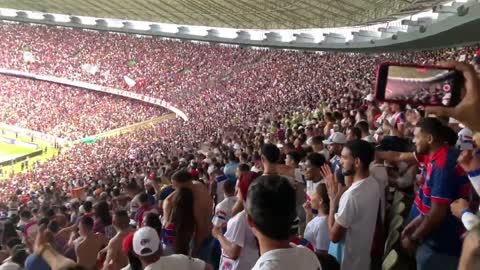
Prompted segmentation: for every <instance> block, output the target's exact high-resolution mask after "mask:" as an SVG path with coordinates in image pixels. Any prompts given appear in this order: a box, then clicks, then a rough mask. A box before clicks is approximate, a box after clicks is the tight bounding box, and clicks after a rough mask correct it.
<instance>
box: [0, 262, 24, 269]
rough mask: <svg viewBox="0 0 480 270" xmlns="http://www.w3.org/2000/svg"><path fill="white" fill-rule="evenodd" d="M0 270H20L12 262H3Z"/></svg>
mask: <svg viewBox="0 0 480 270" xmlns="http://www.w3.org/2000/svg"><path fill="white" fill-rule="evenodd" d="M0 270H22V268H21V267H20V266H19V265H18V264H16V263H14V262H5V261H4V262H3V263H2V265H0Z"/></svg>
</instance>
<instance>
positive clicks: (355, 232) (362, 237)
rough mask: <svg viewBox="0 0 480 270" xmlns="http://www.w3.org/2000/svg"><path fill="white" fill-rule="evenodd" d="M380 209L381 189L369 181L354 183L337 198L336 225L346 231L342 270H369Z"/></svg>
mask: <svg viewBox="0 0 480 270" xmlns="http://www.w3.org/2000/svg"><path fill="white" fill-rule="evenodd" d="M379 205H380V189H379V186H378V183H377V181H376V180H375V179H373V178H372V177H367V178H365V179H363V180H360V181H356V182H354V183H353V184H352V186H351V187H350V188H349V189H347V191H345V193H343V195H342V197H341V198H340V203H339V208H338V211H337V213H336V214H335V221H336V222H337V223H338V224H340V225H341V226H342V227H344V228H346V230H347V231H346V235H345V245H344V250H343V261H342V262H341V263H340V265H341V269H370V251H371V247H372V242H373V235H374V232H375V224H376V220H377V215H378V207H379Z"/></svg>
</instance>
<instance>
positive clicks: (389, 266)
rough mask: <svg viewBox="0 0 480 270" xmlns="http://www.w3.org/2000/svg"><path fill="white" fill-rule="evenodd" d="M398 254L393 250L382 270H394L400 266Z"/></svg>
mask: <svg viewBox="0 0 480 270" xmlns="http://www.w3.org/2000/svg"><path fill="white" fill-rule="evenodd" d="M398 260H399V258H398V253H397V252H396V251H395V250H392V251H390V252H389V253H388V255H387V257H385V260H383V263H382V270H393V269H395V266H397V264H398Z"/></svg>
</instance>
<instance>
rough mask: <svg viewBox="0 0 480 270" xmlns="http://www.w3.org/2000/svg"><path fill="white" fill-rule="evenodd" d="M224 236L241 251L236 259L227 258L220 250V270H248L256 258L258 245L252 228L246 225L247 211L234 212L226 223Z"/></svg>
mask: <svg viewBox="0 0 480 270" xmlns="http://www.w3.org/2000/svg"><path fill="white" fill-rule="evenodd" d="M224 235H225V238H227V239H228V241H230V242H232V243H233V244H235V245H237V246H240V247H241V248H242V251H241V252H240V256H239V257H238V258H237V259H236V260H232V259H230V258H228V257H227V256H226V255H225V254H224V253H223V251H222V258H221V259H220V267H219V269H220V270H250V269H252V267H253V266H254V265H255V262H256V261H257V259H258V245H257V241H256V239H255V236H254V235H253V233H252V230H251V229H250V227H249V226H248V222H247V212H245V210H243V211H242V212H240V213H238V214H236V215H235V216H234V217H232V218H231V219H230V220H229V221H228V224H227V231H226V232H225V234H224Z"/></svg>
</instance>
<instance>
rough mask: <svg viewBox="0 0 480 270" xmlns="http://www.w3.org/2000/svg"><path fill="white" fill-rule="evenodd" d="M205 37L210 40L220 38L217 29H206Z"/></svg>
mask: <svg viewBox="0 0 480 270" xmlns="http://www.w3.org/2000/svg"><path fill="white" fill-rule="evenodd" d="M206 36H207V37H211V38H218V37H220V33H219V32H218V30H217V29H213V28H212V29H208V30H207V35H206Z"/></svg>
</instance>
